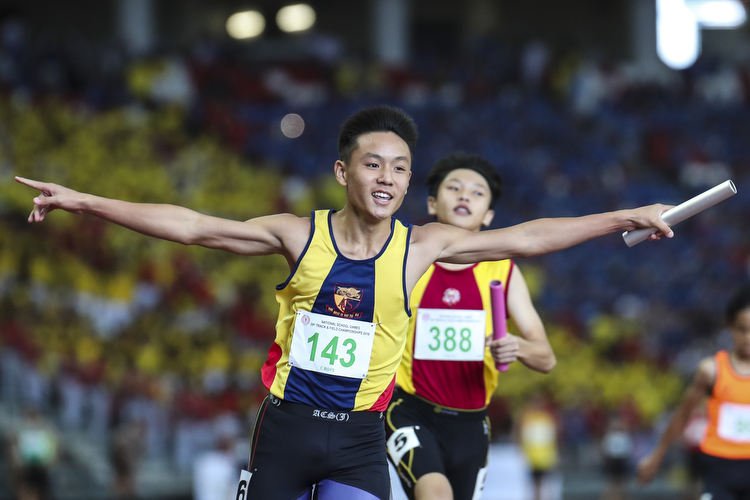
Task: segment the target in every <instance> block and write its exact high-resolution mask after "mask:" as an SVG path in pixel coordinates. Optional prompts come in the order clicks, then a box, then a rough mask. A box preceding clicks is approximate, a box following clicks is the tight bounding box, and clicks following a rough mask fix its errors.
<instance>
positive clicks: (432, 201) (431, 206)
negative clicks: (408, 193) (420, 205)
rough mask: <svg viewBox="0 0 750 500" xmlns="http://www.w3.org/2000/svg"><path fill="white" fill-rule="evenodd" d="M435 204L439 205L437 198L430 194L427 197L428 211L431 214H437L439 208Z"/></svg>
mask: <svg viewBox="0 0 750 500" xmlns="http://www.w3.org/2000/svg"><path fill="white" fill-rule="evenodd" d="M435 205H437V198H435V197H434V196H428V197H427V213H428V214H430V215H437V209H436V208H435Z"/></svg>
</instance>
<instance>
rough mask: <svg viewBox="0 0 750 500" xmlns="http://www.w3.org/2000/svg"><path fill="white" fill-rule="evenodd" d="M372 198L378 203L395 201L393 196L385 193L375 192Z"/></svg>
mask: <svg viewBox="0 0 750 500" xmlns="http://www.w3.org/2000/svg"><path fill="white" fill-rule="evenodd" d="M372 197H373V198H375V199H376V200H378V201H391V200H392V199H393V196H391V195H390V194H388V193H386V192H384V191H375V192H374V193H372Z"/></svg>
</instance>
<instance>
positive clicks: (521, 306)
mask: <svg viewBox="0 0 750 500" xmlns="http://www.w3.org/2000/svg"><path fill="white" fill-rule="evenodd" d="M507 286H508V313H509V314H510V317H511V318H512V319H513V323H515V325H516V327H517V328H518V332H519V333H520V337H516V336H515V335H512V334H508V335H506V336H505V337H502V338H499V339H496V340H493V341H491V342H490V352H492V357H493V358H494V360H495V361H496V362H498V363H512V362H513V361H515V360H516V359H517V360H519V361H520V362H521V363H523V364H524V365H525V366H526V367H528V368H531V369H532V370H534V371H538V372H541V373H549V372H550V370H552V368H554V367H555V364H557V360H556V359H555V353H554V352H553V351H552V346H550V344H549V340H548V339H547V333H546V332H545V330H544V324H543V323H542V319H541V318H540V317H539V313H537V311H536V308H535V307H534V304H533V303H532V302H531V295H530V294H529V288H528V287H527V286H526V280H524V278H523V274H522V273H521V270H520V269H519V268H518V266H514V267H513V273H512V274H511V276H510V280H509V283H508V284H507Z"/></svg>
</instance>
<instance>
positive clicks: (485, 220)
mask: <svg viewBox="0 0 750 500" xmlns="http://www.w3.org/2000/svg"><path fill="white" fill-rule="evenodd" d="M494 218H495V211H494V210H487V213H486V214H484V217H482V225H483V226H489V225H490V223H491V222H492V219H494Z"/></svg>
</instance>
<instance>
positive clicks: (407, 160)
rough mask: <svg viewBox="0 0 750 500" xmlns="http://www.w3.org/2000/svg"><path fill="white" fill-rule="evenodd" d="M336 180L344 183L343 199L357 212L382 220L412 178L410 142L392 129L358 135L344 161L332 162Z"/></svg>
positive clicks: (397, 204)
mask: <svg viewBox="0 0 750 500" xmlns="http://www.w3.org/2000/svg"><path fill="white" fill-rule="evenodd" d="M334 171H335V173H336V179H337V180H338V181H339V184H341V185H342V186H346V203H347V205H351V206H352V208H353V209H355V210H356V211H358V212H364V213H366V214H369V215H370V216H372V217H374V218H376V219H378V220H382V219H388V218H390V217H391V216H392V215H393V214H394V213H395V212H396V210H397V209H398V207H400V206H401V203H402V202H403V201H404V195H405V194H406V189H407V188H408V187H409V179H410V178H411V153H410V151H409V146H408V145H407V144H406V142H404V140H403V139H401V138H400V137H399V136H398V135H396V134H394V133H393V132H370V133H367V134H362V135H361V136H359V138H358V139H357V149H356V150H354V152H353V153H352V156H351V159H350V160H349V161H348V162H347V163H346V164H344V163H343V162H342V161H341V160H339V161H337V162H336V165H335V166H334Z"/></svg>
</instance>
